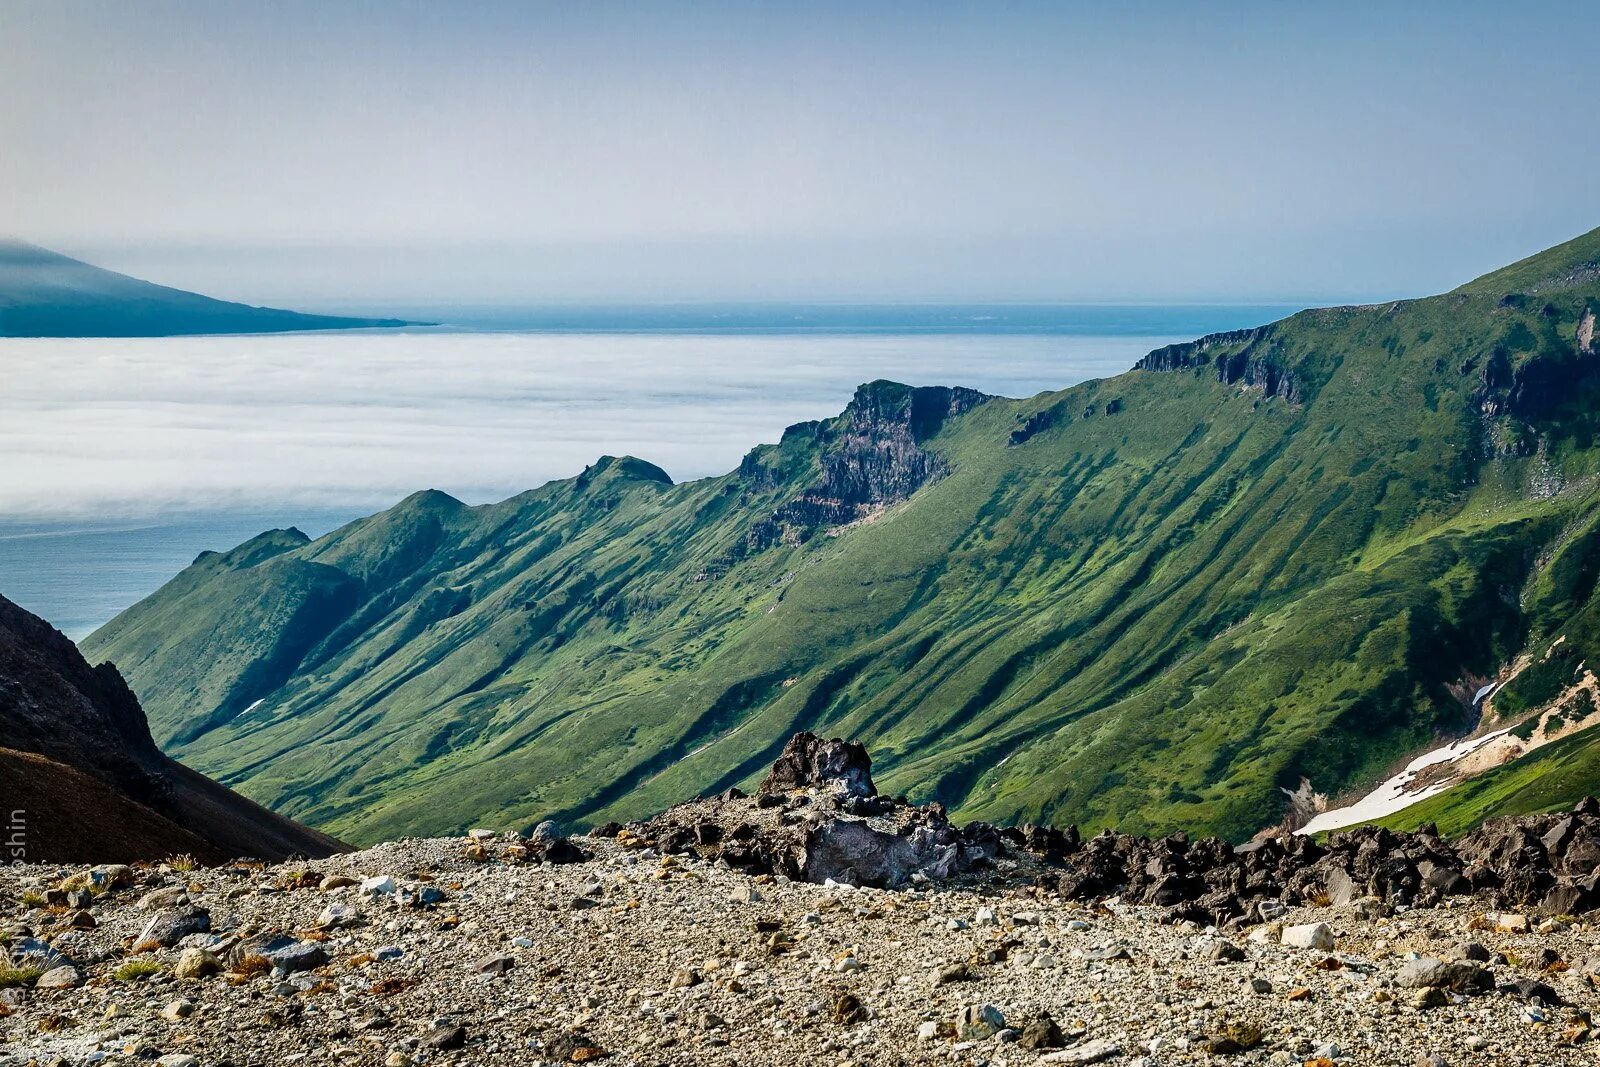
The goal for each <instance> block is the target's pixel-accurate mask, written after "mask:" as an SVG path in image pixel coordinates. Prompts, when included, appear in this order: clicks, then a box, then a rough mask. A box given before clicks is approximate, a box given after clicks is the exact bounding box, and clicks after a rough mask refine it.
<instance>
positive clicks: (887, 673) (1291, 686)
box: [86, 231, 1600, 841]
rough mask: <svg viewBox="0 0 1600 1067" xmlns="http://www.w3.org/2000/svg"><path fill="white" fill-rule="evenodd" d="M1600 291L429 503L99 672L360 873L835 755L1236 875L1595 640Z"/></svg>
mask: <svg viewBox="0 0 1600 1067" xmlns="http://www.w3.org/2000/svg"><path fill="white" fill-rule="evenodd" d="M1596 263H1600V231H1597V232H1596V233H1591V234H1589V235H1586V236H1585V237H1583V238H1580V239H1578V240H1577V241H1574V242H1572V243H1570V244H1568V245H1564V246H1562V247H1560V248H1558V249H1553V250H1551V251H1550V252H1548V253H1545V254H1544V255H1543V256H1541V257H1536V258H1535V259H1533V260H1530V261H1527V262H1525V263H1523V264H1519V265H1517V266H1516V267H1515V268H1511V270H1512V271H1513V272H1514V273H1512V274H1510V275H1507V278H1508V280H1509V282H1514V283H1515V286H1516V287H1515V289H1508V288H1507V287H1506V286H1505V285H1501V284H1497V283H1494V282H1492V281H1490V280H1484V281H1480V282H1479V283H1475V284H1473V285H1469V286H1466V287H1463V288H1462V289H1460V290H1457V291H1456V292H1454V293H1450V294H1446V295H1444V296H1439V297H1433V298H1430V299H1427V300H1416V301H1401V302H1396V303H1393V304H1388V305H1382V306H1376V307H1367V308H1336V309H1329V310H1321V311H1310V312H1304V313H1302V314H1299V315H1296V316H1293V317H1291V318H1289V319H1286V320H1284V321H1282V322H1279V323H1275V324H1273V325H1270V326H1266V327H1263V328H1260V329H1258V330H1249V331H1239V332H1237V333H1232V334H1225V335H1217V336H1214V337H1210V338H1205V339H1202V340H1201V341H1198V342H1194V343H1191V344H1187V345H1176V346H1172V347H1170V348H1167V349H1162V350H1159V351H1157V352H1154V353H1151V355H1150V356H1149V357H1147V358H1146V359H1145V360H1144V361H1143V362H1142V363H1141V366H1140V368H1139V369H1137V370H1134V371H1132V372H1130V373H1128V374H1124V375H1122V376H1119V377H1117V378H1113V379H1108V380H1105V381H1100V382H1090V383H1086V384H1084V385H1081V386H1078V387H1075V388H1072V389H1068V390H1064V391H1062V392H1058V393H1049V394H1042V395H1040V396H1036V397H1033V398H1030V399H1027V400H1003V399H986V398H981V397H979V396H977V395H976V394H971V393H968V392H964V391H959V390H956V391H952V390H947V389H922V390H911V389H907V388H906V387H903V386H896V385H892V384H890V383H874V384H872V385H869V386H864V387H863V388H862V390H861V391H860V392H859V393H858V394H857V397H856V399H855V401H854V402H852V404H851V406H850V408H849V409H848V410H847V411H846V412H845V413H844V414H843V415H841V416H840V417H839V418H837V419H833V420H829V421H827V422H823V423H807V424H803V425H801V426H797V427H792V428H791V429H790V430H789V431H788V432H786V433H785V435H784V438H783V441H782V442H781V443H780V444H777V445H771V446H763V447H761V448H758V449H756V450H755V451H753V452H752V453H751V454H750V455H749V456H748V457H747V458H746V460H745V462H744V463H743V464H742V465H741V467H740V469H739V470H738V471H735V472H733V473H730V474H728V475H726V476H724V477H721V478H715V479H708V480H705V481H700V482H693V483H688V484H683V485H671V484H669V483H668V482H667V480H666V478H665V476H664V475H662V474H661V473H660V472H659V471H658V470H656V469H655V468H653V467H650V466H649V465H648V464H645V463H642V462H640V461H637V460H603V461H601V462H600V463H599V464H597V465H596V466H594V467H592V468H590V469H589V470H587V471H585V472H584V474H583V475H582V476H580V477H579V478H576V479H571V480H567V481H561V482H554V483H551V484H550V485H547V486H544V487H543V488H541V489H538V490H535V491H533V492H530V493H526V494H524V495H522V496H519V497H515V498H513V499H511V500H508V501H504V502H502V503H500V504H495V505H490V506H486V507H481V508H468V507H466V506H464V505H462V504H460V503H458V502H456V501H454V500H452V499H450V498H449V497H446V496H443V495H442V494H438V493H425V494H419V495H417V496H414V497H411V498H409V499H408V500H406V501H404V502H402V503H401V504H400V505H398V506H397V507H395V508H394V509H392V510H391V511H388V512H385V513H383V514H381V515H378V516H374V517H373V518H370V519H366V520H363V521H361V522H357V523H354V524H352V525H350V526H348V527H345V528H344V529H342V530H339V531H336V532H334V533H332V534H330V535H328V536H327V537H325V538H322V539H320V540H318V541H315V542H310V543H307V542H306V541H305V539H304V538H303V537H300V536H299V535H297V534H295V533H293V532H292V531H291V532H277V533H273V534H267V535H263V536H262V537H260V538H257V539H256V540H254V541H252V542H249V543H248V544H246V545H244V546H241V547H240V548H238V549H235V550H234V551H233V552H232V553H229V554H227V555H215V554H208V555H207V556H204V557H202V558H201V559H200V560H197V561H196V563H195V565H194V566H193V567H191V568H190V569H189V570H187V571H186V572H185V573H184V574H182V575H181V576H179V577H178V578H177V579H175V580H174V581H173V582H172V583H171V584H169V585H168V586H167V587H166V588H164V589H163V590H161V591H160V592H158V593H157V594H155V595H154V596H152V597H151V598H150V599H148V600H147V601H145V602H144V603H142V604H139V605H137V606H136V607H134V608H132V609H130V610H129V611H128V612H126V613H124V614H123V615H122V616H120V617H119V618H117V619H116V620H114V621H113V622H112V623H110V624H108V625H107V626H106V627H105V628H104V629H102V630H101V631H100V632H99V633H97V634H95V635H94V636H93V637H91V638H90V639H89V640H88V641H87V642H86V647H87V648H88V649H89V650H90V651H91V652H92V653H93V654H94V655H96V656H100V657H106V658H111V659H114V660H115V661H116V662H117V663H119V664H120V665H121V666H122V667H123V668H124V670H125V671H126V672H127V674H128V675H129V677H130V678H131V679H132V681H133V685H134V687H135V689H136V690H137V691H138V692H139V693H140V694H141V696H142V698H143V699H144V701H145V703H146V705H147V707H149V708H150V709H151V712H152V718H153V720H154V723H155V728H156V732H157V735H158V737H159V738H160V740H162V741H163V743H165V744H168V745H169V746H172V747H173V748H174V750H175V751H176V752H178V753H179V754H181V755H182V756H183V757H184V758H185V759H186V760H188V761H190V762H191V763H193V764H195V765H196V766H198V767H200V768H202V769H204V770H206V771H207V772H208V773H211V774H214V775H217V776H219V777H221V778H223V779H224V780H226V781H228V782H230V783H233V784H236V785H238V786H239V787H240V788H242V789H243V790H244V791H245V792H247V793H249V794H250V795H252V796H254V797H256V798H258V799H260V800H262V801H263V802H265V803H267V804H269V805H272V806H275V807H277V808H279V809H280V810H283V811H285V812H286V813H289V814H292V815H294V816H296V817H298V818H301V819H305V820H309V821H312V822H314V823H316V824H318V825H323V826H326V827H328V828H330V829H332V830H333V831H335V832H337V833H338V834H340V835H341V836H344V837H347V838H349V839H352V840H359V841H365V840H373V839H376V838H380V837H385V836H391V835H396V834H401V833H407V832H417V831H423V830H428V831H440V830H448V829H456V828H460V827H461V826H464V825H466V824H468V823H471V822H474V821H480V820H482V821H489V822H497V823H503V822H506V821H514V820H521V821H531V820H533V819H536V818H539V817H544V816H552V815H553V816H556V817H558V818H562V819H566V820H570V821H574V822H593V821H599V820H603V819H606V818H612V817H618V816H624V815H635V814H640V813H643V812H646V811H649V810H652V809H655V808H658V807H660V806H663V805H664V804H666V803H668V802H671V801H674V800H678V799H681V798H682V797H684V796H686V795H690V794H692V793H694V792H697V791H700V790H703V789H705V788H707V787H708V786H711V785H716V786H721V785H726V784H732V783H734V782H738V781H742V780H745V779H747V778H749V777H750V776H751V775H752V774H754V773H755V771H756V770H757V769H758V768H760V767H761V766H762V764H763V763H765V762H766V761H769V760H770V759H771V758H772V756H773V755H774V753H775V751H776V748H777V747H778V746H780V745H781V744H782V742H783V741H784V739H785V738H786V737H787V736H788V735H789V734H790V733H791V732H792V731H794V730H795V729H797V728H801V727H805V728H809V729H815V730H819V731H824V732H837V733H842V734H846V735H849V736H852V737H856V738H859V739H862V740H864V741H865V742H866V743H867V744H868V746H869V748H870V749H871V750H872V752H873V754H874V758H875V760H876V761H877V764H876V765H875V767H874V773H875V774H876V775H878V777H879V783H880V785H881V786H884V787H886V788H888V789H891V790H895V791H904V792H907V793H909V794H911V795H912V796H914V797H916V798H919V799H926V798H937V799H940V800H943V801H945V802H947V803H949V804H950V805H952V806H953V807H955V808H957V809H958V810H959V812H960V813H962V814H964V815H968V816H981V817H985V818H995V819H1018V818H1033V819H1048V820H1051V821H1055V822H1068V821H1076V822H1080V823H1085V824H1087V825H1089V826H1091V827H1095V826H1101V825H1107V824H1111V823H1116V824H1118V825H1120V826H1121V827H1122V828H1124V829H1134V830H1137V829H1145V828H1148V829H1161V828H1166V827H1171V826H1175V825H1182V826H1185V827H1188V828H1190V829H1193V830H1202V831H1215V832H1219V833H1222V834H1225V835H1228V836H1232V837H1240V836H1243V835H1246V834H1248V833H1249V832H1251V831H1253V830H1255V829H1257V828H1258V827H1260V826H1262V825H1265V824H1268V823H1271V822H1274V821H1276V820H1277V819H1278V818H1280V817H1281V815H1282V814H1283V797H1282V795H1281V794H1280V793H1279V791H1278V790H1279V787H1280V786H1293V785H1295V784H1297V783H1298V782H1299V781H1300V779H1301V778H1302V777H1309V778H1310V780H1311V781H1312V783H1313V784H1314V786H1315V787H1316V788H1317V789H1319V790H1322V791H1325V792H1330V791H1337V790H1339V789H1342V788H1345V787H1347V786H1350V785H1352V784H1355V783H1359V782H1364V781H1368V780H1370V779H1372V778H1374V777H1376V776H1377V775H1378V774H1379V773H1380V772H1381V771H1382V770H1383V769H1384V768H1386V767H1387V766H1388V765H1389V764H1391V763H1392V762H1393V761H1394V760H1395V759H1397V758H1398V757H1400V756H1401V755H1403V754H1404V753H1406V752H1408V751H1411V750H1413V749H1415V748H1417V747H1419V746H1421V745H1424V744H1426V743H1428V742H1429V741H1430V740H1432V739H1433V738H1434V737H1436V736H1437V735H1439V734H1441V733H1453V732H1460V731H1462V730H1464V729H1466V728H1468V727H1469V726H1470V725H1471V724H1472V722H1473V719H1474V716H1475V711H1474V709H1473V707H1472V702H1471V697H1470V694H1471V692H1472V690H1473V688H1474V683H1475V682H1477V681H1479V680H1481V679H1483V678H1485V677H1488V676H1491V675H1493V674H1495V672H1497V671H1498V670H1499V669H1500V668H1501V667H1502V666H1503V665H1504V664H1506V663H1507V662H1509V661H1510V660H1511V659H1512V658H1513V657H1514V656H1516V655H1517V654H1518V653H1519V652H1520V651H1522V650H1523V649H1524V648H1525V647H1529V645H1530V642H1537V641H1546V642H1547V641H1549V640H1552V639H1553V635H1555V634H1556V633H1557V632H1558V631H1559V630H1560V629H1561V627H1563V626H1565V625H1567V624H1568V623H1569V622H1572V620H1575V619H1577V618H1578V617H1579V616H1580V615H1581V614H1582V613H1584V612H1585V611H1588V610H1591V608H1590V605H1591V601H1592V599H1593V587H1594V574H1593V571H1594V566H1593V561H1594V560H1595V559H1596V558H1597V557H1596V553H1597V552H1600V523H1597V521H1596V516H1597V515H1600V513H1597V512H1596V509H1595V505H1596V502H1597V500H1600V497H1597V489H1596V481H1595V478H1594V475H1595V472H1596V468H1597V465H1600V451H1597V450H1596V449H1595V448H1594V434H1595V431H1596V426H1597V417H1596V416H1595V415H1594V414H1592V411H1593V409H1594V404H1593V403H1592V401H1593V399H1594V398H1595V395H1596V385H1597V382H1600V376H1597V375H1596V373H1595V372H1596V369H1597V368H1600V356H1597V355H1596V354H1595V351H1594V340H1593V322H1594V314H1595V310H1596V309H1597V308H1600V281H1597V280H1596V277H1595V274H1596V272H1595V269H1594V265H1595V264H1596ZM1502 273H1504V272H1502ZM1494 277H1495V276H1490V278H1491V279H1492V278H1494ZM1597 636H1600V632H1597ZM880 770H881V774H880V773H879V772H880Z"/></svg>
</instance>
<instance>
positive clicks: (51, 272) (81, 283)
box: [0, 238, 411, 337]
mask: <svg viewBox="0 0 1600 1067" xmlns="http://www.w3.org/2000/svg"><path fill="white" fill-rule="evenodd" d="M407 325H411V324H410V323H406V322H402V321H401V320H399V319H360V318H346V317H343V316H338V315H307V314H303V313H301V312H298V311H283V310H281V309H278V308H266V307H253V306H251V305H249V304H236V303H233V302H230V301H226V300H216V299H213V298H212V297H209V296H201V295H200V294H198V293H191V292H186V291H185V290H182V289H172V288H169V287H167V286H164V285H155V284H153V283H151V282H146V281H141V280H140V279H138V278H130V277H128V276H127V275H125V274H118V273H116V272H114V271H109V270H104V269H102V268H100V267H95V266H91V265H90V264H88V263H84V262H82V261H80V260H76V259H71V258H69V257H67V256H63V255H61V254H59V253H56V252H51V251H49V250H47V249H44V248H39V247H38V246H36V245H31V244H28V243H26V242H23V241H14V240H6V239H3V238H0V337H160V336H171V335H177V334H208V333H280V332H285V331H298V330H349V329H361V328H367V327H377V326H407Z"/></svg>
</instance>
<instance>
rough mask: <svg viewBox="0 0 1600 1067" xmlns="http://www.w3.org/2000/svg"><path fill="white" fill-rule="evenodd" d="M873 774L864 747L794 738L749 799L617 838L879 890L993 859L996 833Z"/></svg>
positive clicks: (676, 811)
mask: <svg viewBox="0 0 1600 1067" xmlns="http://www.w3.org/2000/svg"><path fill="white" fill-rule="evenodd" d="M871 769H872V761H871V760H870V759H869V758H868V756H867V752H866V749H865V748H863V747H862V746H861V745H858V744H852V743H849V742H846V741H842V740H838V739H833V740H824V739H822V738H819V737H817V736H815V735H813V734H809V733H802V734H797V735H795V736H794V737H792V738H791V739H790V740H789V743H788V744H787V745H785V746H784V749H783V753H782V755H780V756H779V757H778V759H777V761H776V762H775V763H774V764H773V766H772V771H771V773H769V774H768V775H767V777H766V779H765V780H764V781H763V782H762V783H761V788H760V790H759V792H758V793H757V794H756V795H755V796H754V797H747V796H745V795H744V794H743V793H741V792H739V791H738V790H729V791H728V792H727V793H724V794H722V795H720V796H716V797H709V798H705V799H702V800H697V801H691V802H690V803H688V804H681V805H679V806H678V807H676V808H672V809H670V810H668V811H665V812H663V813H662V814H660V815H657V816H656V817H655V818H653V819H649V820H647V821H645V822H642V823H635V824H633V825H631V826H629V827H626V828H624V830H623V831H621V833H622V834H624V835H627V837H628V838H631V839H634V840H639V841H643V842H651V843H654V844H655V845H656V846H657V847H659V848H660V849H662V850H663V851H666V852H692V853H694V854H696V855H699V856H701V857H703V858H706V859H714V860H715V859H720V860H722V861H724V862H726V863H727V864H729V865H730V866H732V867H736V868H738V869H740V870H744V871H747V872H749V873H751V874H770V873H781V874H784V875H787V876H788V877H790V878H795V879H798V880H801V881H809V882H826V881H828V880H830V879H831V880H833V881H835V882H843V883H849V884H851V885H871V886H878V887H888V886H898V885H902V884H904V883H905V882H906V881H908V880H910V879H912V878H934V879H942V878H949V877H952V876H955V875H958V874H962V873H965V872H967V871H971V870H973V869H975V868H978V867H982V866H985V865H987V864H988V863H990V862H991V861H992V860H993V859H994V858H995V857H996V856H998V855H999V853H1000V850H1001V848H1002V843H1001V840H1000V835H999V833H998V832H997V831H996V830H995V829H994V828H993V827H991V826H988V825H987V824H983V823H976V824H973V825H970V826H966V827H959V828H958V827H956V826H954V825H952V824H951V822H950V820H949V818H948V816H947V815H946V814H945V811H944V808H943V807H942V806H940V805H937V804H933V805H928V806H926V807H917V806H915V805H912V804H909V803H906V802H905V801H904V800H900V799H895V798H890V797H880V796H878V795H877V792H876V790H875V788H874V786H873V784H872V774H871ZM1046 836H1048V835H1046ZM1061 840H1065V839H1064V838H1062V839H1061Z"/></svg>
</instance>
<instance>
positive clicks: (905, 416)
mask: <svg viewBox="0 0 1600 1067" xmlns="http://www.w3.org/2000/svg"><path fill="white" fill-rule="evenodd" d="M988 399H990V397H989V396H987V395H986V394H984V393H980V392H978V391H977V390H975V389H964V388H961V387H949V386H908V385H901V384H899V383H897V382H885V381H878V382H869V383H868V384H866V385H863V386H861V387H860V388H859V389H857V390H856V395H855V398H854V399H853V400H851V401H850V405H849V407H847V408H846V409H845V412H844V414H843V415H841V416H840V417H839V418H838V419H832V420H829V421H827V422H811V423H802V424H800V425H799V426H792V427H790V428H789V430H788V431H786V432H785V436H788V435H790V434H794V433H809V434H812V435H813V436H815V438H816V440H817V442H818V443H819V445H821V446H822V452H821V459H820V462H821V467H822V471H821V479H820V481H819V482H818V483H817V484H816V485H814V486H812V487H811V488H809V489H807V490H805V491H804V492H802V493H801V494H800V495H799V496H798V497H796V498H795V499H794V500H790V501H788V502H787V503H785V504H782V505H780V506H779V507H778V508H777V509H775V510H774V511H773V513H772V514H771V515H770V516H768V517H767V518H765V519H762V520H760V521H758V522H756V523H755V524H754V525H752V527H751V528H750V531H749V534H748V536H747V538H746V540H747V543H748V544H747V547H748V548H749V549H750V550H752V551H759V550H760V549H763V548H766V547H768V546H770V545H773V544H777V543H778V542H780V541H795V542H797V541H804V540H805V539H806V538H808V537H810V536H811V535H812V533H814V532H815V531H816V530H818V529H820V528H822V527H825V526H839V525H843V524H845V523H849V522H854V521H856V520H857V519H860V518H862V517H864V516H866V515H868V514H870V513H871V511H872V510H873V509H874V508H878V507H883V506H885V505H888V504H894V503H898V502H900V501H902V500H905V499H906V498H907V497H909V496H910V495H911V494H912V493H914V492H916V491H917V490H918V489H920V488H921V487H922V486H924V485H926V484H927V483H929V482H931V481H933V480H934V479H936V478H939V477H941V476H943V475H944V474H945V473H946V467H945V464H944V461H943V460H941V459H940V458H939V457H938V456H936V455H934V454H933V453H932V452H929V451H927V450H926V449H924V448H923V447H922V443H923V441H925V440H926V439H927V438H929V437H931V436H933V434H935V433H937V432H938V430H939V427H940V426H941V425H943V423H944V421H945V420H946V419H948V418H952V417H954V416H956V415H960V414H963V413H964V412H967V411H970V410H971V409H972V408H974V407H977V406H978V405H979V404H981V403H983V402H984V401H985V400H988ZM740 475H741V477H742V478H744V479H745V480H746V481H748V482H749V483H750V484H752V485H757V486H760V485H762V484H764V483H765V481H766V476H765V473H764V469H763V468H762V467H761V465H760V462H759V459H758V458H756V454H755V453H752V454H751V456H750V457H747V458H746V461H745V463H744V465H742V466H741V467H740Z"/></svg>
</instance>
